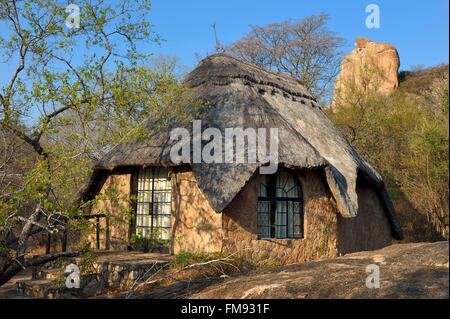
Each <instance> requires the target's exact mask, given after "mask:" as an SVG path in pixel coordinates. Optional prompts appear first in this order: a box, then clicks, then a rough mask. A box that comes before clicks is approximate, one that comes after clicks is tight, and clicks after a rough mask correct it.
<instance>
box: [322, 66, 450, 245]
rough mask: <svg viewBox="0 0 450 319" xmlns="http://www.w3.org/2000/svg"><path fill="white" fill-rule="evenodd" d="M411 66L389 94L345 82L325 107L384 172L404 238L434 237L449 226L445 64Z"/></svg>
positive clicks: (354, 143) (373, 163)
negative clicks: (425, 67) (343, 92)
mask: <svg viewBox="0 0 450 319" xmlns="http://www.w3.org/2000/svg"><path fill="white" fill-rule="evenodd" d="M415 72H416V73H415V74H412V73H411V74H410V75H408V76H409V77H410V79H409V80H408V81H407V82H401V83H400V87H399V89H398V90H397V91H396V92H394V93H393V94H392V95H390V96H385V95H382V94H379V93H377V92H376V87H374V86H372V87H371V86H364V85H362V86H361V85H355V84H354V83H347V84H345V85H346V86H347V88H348V89H349V92H352V94H348V95H346V98H343V99H336V100H335V105H334V107H333V110H327V112H328V114H329V116H330V118H331V119H332V120H333V121H334V122H335V123H336V124H337V125H338V127H340V129H341V130H342V131H343V132H344V134H345V135H346V136H347V138H348V140H349V141H350V142H351V143H352V144H353V145H354V146H355V148H356V149H357V150H358V151H359V152H360V153H361V154H362V155H363V157H364V158H365V159H367V160H368V161H369V162H370V163H371V164H372V165H374V166H375V167H376V168H377V170H378V171H379V172H380V173H381V174H382V175H383V177H384V178H385V181H386V184H387V187H388V190H389V192H390V194H391V196H392V197H393V199H394V203H395V205H396V209H397V211H398V212H399V214H400V218H401V220H402V224H403V228H404V229H405V237H406V239H407V240H413V241H417V240H420V241H422V240H436V239H439V238H442V237H445V238H448V227H449V226H448V224H449V221H448V216H449V208H448V196H449V188H448V164H449V163H448V156H449V155H448V143H449V131H448V125H449V123H448V119H449V114H448V66H447V67H446V68H440V71H439V72H436V69H434V68H433V69H431V70H429V71H427V72H425V71H424V70H420V71H415ZM413 73H414V72H413ZM362 74H365V75H366V76H367V77H368V78H371V74H373V73H372V72H368V71H367V70H366V72H362ZM362 83H365V81H362Z"/></svg>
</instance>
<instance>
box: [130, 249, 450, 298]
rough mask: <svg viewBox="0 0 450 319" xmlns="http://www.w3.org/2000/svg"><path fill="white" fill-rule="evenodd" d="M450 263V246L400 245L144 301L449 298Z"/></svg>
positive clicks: (181, 285)
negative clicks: (373, 282)
mask: <svg viewBox="0 0 450 319" xmlns="http://www.w3.org/2000/svg"><path fill="white" fill-rule="evenodd" d="M448 259H449V251H448V242H436V243H413V244H395V245H391V246H389V247H386V248H383V249H380V250H375V251H371V252H358V253H353V254H349V255H345V256H343V257H338V258H333V259H324V260H320V261H311V262H306V263H300V264H293V265H289V266H283V267H277V268H271V269H265V270H258V271H251V272H249V273H245V274H242V275H239V276H232V277H230V278H226V279H222V278H207V279H205V278H202V279H198V280H193V281H191V280H189V281H184V282H183V281H180V282H176V283H174V284H172V285H170V286H167V287H162V288H158V289H155V290H152V291H149V292H146V293H143V294H142V295H140V296H139V298H213V299H222V298H225V299H227V298H258V299H259V298H268V299H272V298H288V299H291V298H308V299H310V298H312V299H316V298H448V297H449V272H448V266H449V264H448ZM369 265H377V266H378V267H379V288H376V287H375V288H368V287H367V286H366V280H367V277H368V276H369V274H370V273H371V272H372V271H373V268H370V269H369V271H370V272H367V271H368V269H367V266H369ZM372 267H373V266H372Z"/></svg>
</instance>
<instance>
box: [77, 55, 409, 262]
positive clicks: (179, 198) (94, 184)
mask: <svg viewBox="0 0 450 319" xmlns="http://www.w3.org/2000/svg"><path fill="white" fill-rule="evenodd" d="M185 84H186V85H187V86H188V87H190V88H192V89H193V90H194V91H195V93H196V94H197V95H198V97H199V98H201V99H202V100H203V101H205V105H207V107H205V109H204V110H203V111H202V113H201V115H200V119H201V120H202V127H205V128H206V127H214V128H218V129H219V130H220V131H223V130H224V129H225V128H229V127H243V128H255V129H256V128H274V127H275V128H278V136H279V147H278V158H279V168H278V170H277V172H276V173H274V174H270V175H263V174H260V171H259V167H260V166H261V165H265V164H267V163H262V162H256V163H241V164H237V163H212V164H206V163H191V164H186V163H181V164H179V163H174V162H172V161H171V160H170V156H169V154H170V147H171V146H172V145H173V141H171V140H170V138H169V129H165V130H161V131H160V132H157V133H156V134H155V135H154V137H153V138H150V139H148V140H145V141H136V142H132V143H127V144H123V145H119V146H118V147H117V148H115V149H114V150H113V151H111V153H110V154H108V155H107V156H105V158H104V159H102V160H101V161H100V162H99V163H97V165H96V167H95V171H94V173H93V175H92V178H91V181H90V184H89V187H88V189H87V190H86V192H85V193H84V198H85V199H92V198H94V197H95V196H96V195H99V194H100V195H102V194H106V193H108V192H109V191H110V190H111V189H112V188H114V194H116V195H115V197H114V198H115V200H111V199H109V200H108V199H104V200H100V201H97V202H96V203H95V204H93V205H92V206H91V207H90V214H99V213H103V214H105V215H106V216H108V218H106V219H105V221H103V222H102V223H103V224H102V225H103V227H102V232H101V233H100V234H99V239H100V248H108V249H127V247H128V246H129V241H130V239H131V238H132V237H133V236H134V235H136V234H138V235H139V236H141V237H146V236H147V237H148V236H151V234H156V236H157V237H159V238H160V239H161V240H162V241H165V242H166V243H167V245H168V247H169V248H170V251H171V252H172V253H179V252H182V251H194V252H198V251H203V252H216V251H224V252H235V251H239V253H241V254H243V255H245V256H247V257H249V258H251V259H252V260H253V261H255V262H257V261H262V262H266V263H267V262H269V263H270V262H273V263H278V264H280V263H293V262H301V261H306V260H311V259H317V258H323V257H332V256H337V255H340V254H345V253H349V252H354V251H361V250H373V249H377V248H381V247H384V246H387V245H389V244H390V243H391V241H392V239H393V238H401V236H402V234H401V228H400V225H399V221H398V217H397V215H396V213H395V211H394V208H393V205H392V202H391V200H390V198H389V195H388V193H387V191H386V188H385V186H384V183H383V180H382V178H381V177H380V175H379V174H378V173H377V172H376V171H375V170H374V169H373V168H372V167H371V166H370V165H369V164H368V163H366V162H365V161H364V159H362V158H361V156H360V155H359V154H358V153H357V152H356V151H355V150H354V149H353V147H352V146H351V145H350V144H349V143H348V141H347V140H346V139H345V138H344V136H343V134H342V133H341V132H340V131H339V130H338V129H337V128H336V127H335V126H334V124H333V123H332V122H331V121H330V120H329V119H328V118H327V117H326V115H325V114H324V112H323V111H322V110H321V108H320V107H319V105H318V104H317V102H316V101H315V100H314V99H313V98H312V97H311V95H310V94H309V93H308V92H307V91H306V89H305V88H304V86H303V85H302V83H301V82H299V81H297V80H295V79H292V78H290V77H287V76H285V75H281V74H275V73H271V72H268V71H265V70H263V69H260V68H258V67H256V66H254V65H251V64H247V63H244V62H241V61H239V60H236V59H234V58H231V57H228V56H225V55H213V56H209V57H207V58H206V59H204V60H203V61H202V62H201V63H200V64H199V66H198V67H197V68H196V69H195V70H193V71H192V72H191V73H190V74H188V75H187V77H186V78H185ZM191 133H192V132H191ZM127 198H129V199H130V200H127ZM118 206H121V207H122V208H123V207H125V208H127V209H128V211H129V212H130V214H125V213H124V210H123V209H118ZM113 221H114V222H113Z"/></svg>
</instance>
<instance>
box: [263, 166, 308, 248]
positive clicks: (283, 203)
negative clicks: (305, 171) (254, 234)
mask: <svg viewBox="0 0 450 319" xmlns="http://www.w3.org/2000/svg"><path fill="white" fill-rule="evenodd" d="M257 217H258V222H257V228H258V238H261V239H264V238H303V219H304V216H303V198H302V190H301V187H300V185H299V183H298V179H297V177H296V176H295V175H294V174H291V173H290V172H289V171H287V170H285V169H280V170H278V172H277V173H276V174H272V175H261V176H260V185H259V194H258V205H257Z"/></svg>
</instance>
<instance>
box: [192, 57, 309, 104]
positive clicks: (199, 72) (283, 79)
mask: <svg viewBox="0 0 450 319" xmlns="http://www.w3.org/2000/svg"><path fill="white" fill-rule="evenodd" d="M237 81H241V82H242V81H243V82H244V83H245V84H256V85H266V86H271V87H272V88H276V89H279V90H281V91H284V92H286V93H288V94H290V95H294V96H301V97H304V98H307V99H310V100H313V101H315V102H316V100H315V99H314V98H313V97H312V95H311V94H310V93H309V92H308V90H307V89H306V87H305V86H304V84H303V83H302V82H301V81H300V80H297V79H295V78H293V77H291V76H289V75H286V74H282V73H276V72H273V71H269V70H265V69H263V68H261V67H259V66H257V65H254V64H251V63H249V62H246V61H242V60H239V59H237V58H235V57H232V56H229V55H227V54H223V53H218V54H213V55H209V56H207V57H206V58H204V59H203V60H202V61H200V63H199V64H198V65H197V67H196V68H195V69H194V70H193V71H191V72H190V73H189V74H188V75H187V76H186V78H185V83H186V84H187V85H188V86H190V87H197V86H201V85H206V84H213V85H228V84H230V83H232V82H237Z"/></svg>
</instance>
